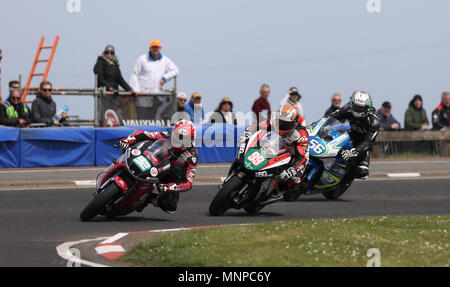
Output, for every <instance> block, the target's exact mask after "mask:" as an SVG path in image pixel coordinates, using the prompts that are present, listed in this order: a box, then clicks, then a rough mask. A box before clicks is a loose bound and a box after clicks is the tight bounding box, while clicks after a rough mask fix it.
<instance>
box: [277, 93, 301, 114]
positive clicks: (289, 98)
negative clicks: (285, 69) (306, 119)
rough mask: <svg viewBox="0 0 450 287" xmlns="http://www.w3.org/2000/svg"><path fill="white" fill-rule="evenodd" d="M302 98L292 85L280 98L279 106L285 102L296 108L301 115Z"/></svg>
mask: <svg viewBox="0 0 450 287" xmlns="http://www.w3.org/2000/svg"><path fill="white" fill-rule="evenodd" d="M301 98H302V95H300V93H299V92H298V90H297V88H296V87H292V88H290V89H289V91H288V93H287V95H286V96H284V98H283V99H282V100H281V103H280V107H282V106H283V105H285V104H289V105H292V106H294V107H296V108H297V110H298V112H299V113H300V115H301V116H302V117H303V105H302V104H301V103H300V99H301Z"/></svg>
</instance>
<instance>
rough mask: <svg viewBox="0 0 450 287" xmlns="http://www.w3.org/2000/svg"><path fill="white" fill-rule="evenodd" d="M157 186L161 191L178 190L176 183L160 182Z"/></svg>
mask: <svg viewBox="0 0 450 287" xmlns="http://www.w3.org/2000/svg"><path fill="white" fill-rule="evenodd" d="M156 188H157V189H158V191H159V192H160V193H168V192H176V191H177V190H178V189H177V185H176V184H175V183H164V184H163V183H160V184H158V185H157V186H156Z"/></svg>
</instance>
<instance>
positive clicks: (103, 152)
mask: <svg viewBox="0 0 450 287" xmlns="http://www.w3.org/2000/svg"><path fill="white" fill-rule="evenodd" d="M138 130H144V131H148V132H160V131H167V130H170V128H167V127H159V126H133V127H118V128H98V129H96V134H95V139H96V140H95V141H96V147H95V153H96V158H95V165H97V166H104V165H110V164H111V160H112V159H117V158H118V157H119V156H120V154H121V153H122V151H121V149H120V148H115V147H114V146H113V145H114V144H116V143H118V142H119V140H120V139H121V138H124V137H127V136H128V135H130V134H131V133H133V132H135V131H138Z"/></svg>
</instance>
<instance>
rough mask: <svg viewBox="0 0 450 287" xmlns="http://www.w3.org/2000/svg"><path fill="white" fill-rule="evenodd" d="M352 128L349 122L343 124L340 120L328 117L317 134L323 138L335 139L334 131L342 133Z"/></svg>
mask: <svg viewBox="0 0 450 287" xmlns="http://www.w3.org/2000/svg"><path fill="white" fill-rule="evenodd" d="M349 129H350V126H349V125H348V124H343V123H341V122H340V121H338V120H337V119H335V118H332V117H330V118H328V119H327V120H326V122H325V123H324V125H323V126H322V127H321V128H320V130H319V132H318V133H317V135H318V136H319V137H320V138H322V139H327V138H328V139H329V140H333V139H334V138H335V137H334V136H332V133H333V134H335V133H336V132H337V133H339V134H340V135H341V134H343V133H345V132H347V131H348V130H349Z"/></svg>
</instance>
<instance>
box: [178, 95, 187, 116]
mask: <svg viewBox="0 0 450 287" xmlns="http://www.w3.org/2000/svg"><path fill="white" fill-rule="evenodd" d="M186 102H187V96H186V93H183V92H181V93H178V95H177V112H185V111H186V109H185V106H186Z"/></svg>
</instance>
